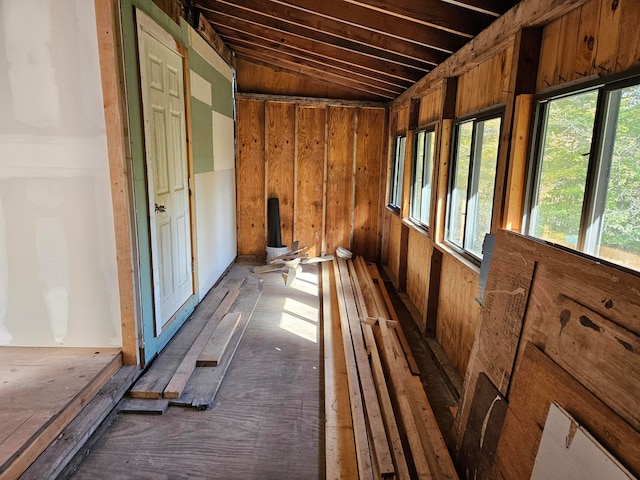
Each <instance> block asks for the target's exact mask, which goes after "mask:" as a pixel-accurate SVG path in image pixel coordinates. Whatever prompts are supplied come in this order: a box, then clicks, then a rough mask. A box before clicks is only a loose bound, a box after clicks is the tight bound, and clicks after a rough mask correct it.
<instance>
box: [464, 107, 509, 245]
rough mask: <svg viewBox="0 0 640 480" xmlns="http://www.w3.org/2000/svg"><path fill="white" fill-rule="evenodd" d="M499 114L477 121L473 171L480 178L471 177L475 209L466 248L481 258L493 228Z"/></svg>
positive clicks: (473, 207) (468, 219) (470, 218)
mask: <svg viewBox="0 0 640 480" xmlns="http://www.w3.org/2000/svg"><path fill="white" fill-rule="evenodd" d="M500 123H501V119H500V118H492V119H490V120H485V121H482V122H478V124H477V125H476V130H477V133H476V145H475V148H474V150H475V153H476V154H475V156H474V159H473V162H474V168H473V172H474V174H475V175H477V178H475V179H473V181H472V192H471V195H470V201H469V208H470V209H473V211H472V212H470V213H469V215H468V218H467V235H466V237H465V243H466V245H465V249H466V250H469V251H470V252H472V253H474V254H475V255H476V256H477V257H478V258H482V243H483V242H484V236H485V235H486V234H487V233H489V232H490V231H491V214H492V212H493V191H494V187H495V181H496V165H497V163H498V143H499V142H500Z"/></svg>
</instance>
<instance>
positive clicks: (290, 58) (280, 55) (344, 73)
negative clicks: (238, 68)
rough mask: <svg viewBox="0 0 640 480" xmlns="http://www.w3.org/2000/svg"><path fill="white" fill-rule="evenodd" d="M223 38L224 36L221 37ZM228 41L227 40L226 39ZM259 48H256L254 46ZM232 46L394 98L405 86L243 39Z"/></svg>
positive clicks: (243, 52) (243, 51)
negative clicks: (341, 79) (357, 84)
mask: <svg viewBox="0 0 640 480" xmlns="http://www.w3.org/2000/svg"><path fill="white" fill-rule="evenodd" d="M222 38H225V37H222ZM226 41H227V42H228V43H231V42H229V40H226ZM258 46H259V47H260V48H256V47H258ZM232 48H233V49H234V50H235V51H236V53H237V54H239V53H242V54H244V55H248V54H249V52H255V53H256V54H258V53H259V54H260V55H262V56H263V57H262V58H263V59H264V57H265V56H268V57H269V59H270V60H272V61H273V62H274V65H279V64H283V65H288V66H291V65H300V66H304V67H307V68H309V69H313V70H315V72H316V73H315V76H317V77H320V78H322V77H327V78H328V76H329V75H330V76H331V77H332V78H334V79H335V78H343V79H344V80H349V81H350V82H353V83H360V84H362V85H363V86H364V87H367V88H370V89H375V90H376V91H378V92H380V93H383V92H386V95H387V96H388V97H390V98H395V97H396V96H398V95H400V94H401V93H402V92H404V91H405V90H406V89H407V88H406V87H403V86H399V85H391V84H389V83H387V82H384V81H381V80H377V79H376V78H372V77H369V76H365V75H363V74H361V73H356V72H354V71H353V70H349V69H348V68H341V67H338V66H331V65H326V64H324V63H322V62H319V61H317V60H315V59H311V58H308V57H307V58H305V57H303V56H297V55H294V54H291V53H289V52H285V51H282V50H280V49H277V48H275V49H274V48H271V47H269V46H266V45H255V44H253V43H250V42H245V41H243V40H234V41H233V43H232Z"/></svg>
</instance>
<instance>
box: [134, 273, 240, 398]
mask: <svg viewBox="0 0 640 480" xmlns="http://www.w3.org/2000/svg"><path fill="white" fill-rule="evenodd" d="M227 283H228V282H227V281H226V279H223V280H222V282H221V283H220V284H219V285H217V286H216V287H214V288H213V289H211V290H210V291H209V293H207V295H206V296H205V297H204V299H203V300H202V301H201V302H200V303H199V304H198V307H197V308H196V310H195V311H194V312H193V314H192V315H191V317H190V318H189V319H188V320H187V322H186V323H185V324H184V325H183V326H182V328H180V330H179V331H178V333H176V335H175V336H174V337H173V338H172V339H171V341H170V342H169V344H168V345H167V346H166V347H165V348H164V349H163V350H162V353H161V355H158V356H157V357H156V358H155V359H154V361H153V363H151V365H150V366H149V368H148V369H147V370H146V371H145V373H144V375H142V377H140V378H139V379H138V381H137V382H136V383H135V385H134V386H133V387H132V388H131V391H130V392H129V396H131V397H133V398H162V392H163V391H164V389H165V387H166V386H167V384H168V383H169V381H170V380H171V377H172V376H173V374H174V373H175V372H176V369H177V368H178V365H180V362H181V361H182V359H183V358H184V356H185V355H186V353H187V351H188V350H189V348H191V345H192V344H193V342H194V340H195V339H196V337H197V336H198V335H199V334H200V332H201V331H202V329H203V328H204V326H205V325H206V323H207V322H208V321H209V319H210V318H211V315H213V313H214V312H215V310H216V309H217V308H218V306H219V305H220V302H222V300H223V299H224V298H225V296H226V295H227V293H228V292H229V289H228V288H227Z"/></svg>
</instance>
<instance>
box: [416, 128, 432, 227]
mask: <svg viewBox="0 0 640 480" xmlns="http://www.w3.org/2000/svg"><path fill="white" fill-rule="evenodd" d="M435 135H436V134H435V132H427V133H426V138H425V145H424V159H423V168H422V170H423V174H422V194H421V201H420V203H421V205H420V215H419V217H418V219H419V220H420V221H421V222H422V223H423V224H425V225H427V226H428V225H429V213H430V211H431V208H430V207H431V176H432V171H433V161H434V150H433V144H434V140H435Z"/></svg>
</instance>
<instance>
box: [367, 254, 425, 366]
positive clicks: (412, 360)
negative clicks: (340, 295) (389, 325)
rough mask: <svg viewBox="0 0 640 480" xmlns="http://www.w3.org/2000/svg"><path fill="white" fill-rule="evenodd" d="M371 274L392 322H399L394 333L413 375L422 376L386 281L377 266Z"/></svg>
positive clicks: (372, 267)
mask: <svg viewBox="0 0 640 480" xmlns="http://www.w3.org/2000/svg"><path fill="white" fill-rule="evenodd" d="M369 272H370V273H371V277H372V279H373V281H374V282H375V283H377V285H378V288H379V290H380V293H381V294H382V298H383V300H384V303H385V304H386V307H387V311H388V312H389V315H390V316H391V320H394V321H395V322H398V323H397V324H396V327H395V328H394V331H395V333H396V335H397V336H398V339H399V340H400V344H401V345H402V351H403V352H404V354H405V355H406V357H407V362H408V363H409V368H410V369H411V373H413V374H414V375H420V369H419V368H418V364H417V363H416V359H415V358H413V353H412V352H411V347H410V346H409V342H407V337H405V335H404V331H403V330H402V327H401V326H400V323H399V320H398V314H397V313H396V310H395V308H394V307H393V302H392V301H391V297H390V296H389V292H388V291H387V288H386V287H385V284H384V280H382V277H381V276H380V273H379V272H378V268H377V267H376V266H375V264H372V265H371V267H370V268H369Z"/></svg>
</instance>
